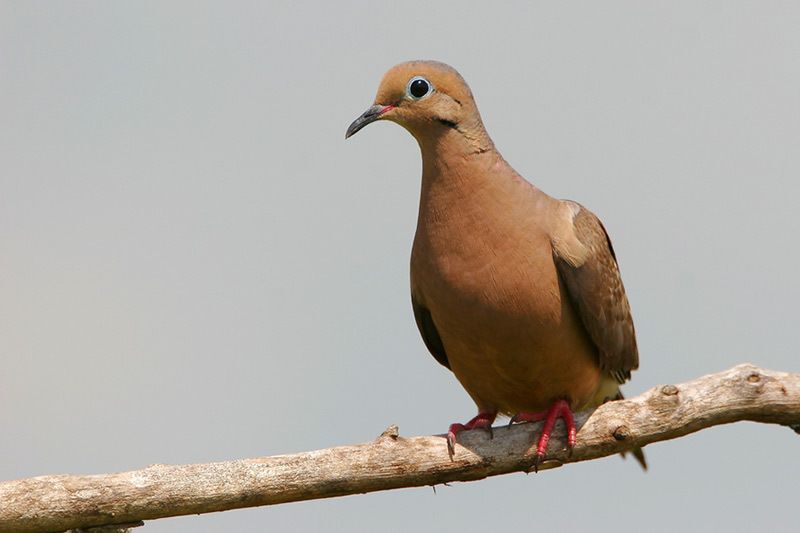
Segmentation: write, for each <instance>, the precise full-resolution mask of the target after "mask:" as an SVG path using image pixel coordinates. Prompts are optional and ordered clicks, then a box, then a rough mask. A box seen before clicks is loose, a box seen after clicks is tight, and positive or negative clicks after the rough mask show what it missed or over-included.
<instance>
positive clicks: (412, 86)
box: [406, 76, 433, 100]
mask: <svg viewBox="0 0 800 533" xmlns="http://www.w3.org/2000/svg"><path fill="white" fill-rule="evenodd" d="M432 92H433V84H432V83H431V82H430V81H428V80H427V78H425V77H423V76H414V77H413V78H411V79H410V80H408V84H407V85H406V96H408V98H410V99H411V100H419V99H420V98H425V97H426V96H428V95H429V94H431V93H432Z"/></svg>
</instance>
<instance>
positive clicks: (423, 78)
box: [345, 61, 491, 144]
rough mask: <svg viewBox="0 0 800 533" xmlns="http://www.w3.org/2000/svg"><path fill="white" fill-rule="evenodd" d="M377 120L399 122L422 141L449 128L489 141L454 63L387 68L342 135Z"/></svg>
mask: <svg viewBox="0 0 800 533" xmlns="http://www.w3.org/2000/svg"><path fill="white" fill-rule="evenodd" d="M377 120H391V121H392V122H396V123H397V124H400V125H401V126H403V127H404V128H405V129H407V130H408V131H409V132H410V133H411V134H412V135H413V136H414V137H416V138H417V140H418V141H419V142H420V143H421V144H422V143H423V142H424V140H425V139H427V138H431V137H438V136H440V135H442V134H444V133H448V132H452V131H456V132H459V133H461V134H462V135H464V136H466V137H467V138H468V139H473V140H474V139H475V138H476V137H486V140H487V141H488V136H486V134H485V131H484V129H483V123H482V122H481V118H480V114H479V113H478V109H477V107H476V106H475V101H474V100H473V98H472V92H471V91H470V89H469V86H468V85H467V83H466V82H465V81H464V78H462V77H461V75H460V74H459V73H458V72H457V71H456V70H455V69H454V68H453V67H451V66H449V65H445V64H444V63H439V62H438V61H409V62H407V63H400V64H399V65H396V66H394V67H392V68H391V69H389V71H388V72H387V73H386V74H385V75H384V76H383V80H381V84H380V86H379V87H378V94H377V95H376V96H375V102H374V104H373V105H372V106H371V107H369V108H368V109H367V110H366V111H365V112H364V113H363V114H362V115H361V116H360V117H358V118H357V119H355V120H354V121H353V123H352V124H350V127H349V128H347V133H346V134H345V138H348V137H350V136H352V135H354V134H355V133H356V132H358V131H359V130H361V128H363V127H364V126H366V125H367V124H370V123H372V122H375V121H377ZM488 142H491V141H488Z"/></svg>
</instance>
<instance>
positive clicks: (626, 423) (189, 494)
mask: <svg viewBox="0 0 800 533" xmlns="http://www.w3.org/2000/svg"><path fill="white" fill-rule="evenodd" d="M740 420H751V421H755V422H765V423H773V424H783V425H787V426H790V427H792V429H794V430H795V431H797V432H798V433H800V374H796V373H795V374H790V373H785V372H774V371H770V370H764V369H760V368H757V367H755V366H752V365H749V364H744V365H739V366H737V367H734V368H732V369H730V370H727V371H725V372H721V373H719V374H713V375H709V376H704V377H701V378H699V379H696V380H694V381H690V382H688V383H684V384H681V385H664V386H659V387H655V388H653V389H651V390H649V391H648V392H646V393H644V394H642V395H641V396H638V397H636V398H631V399H629V400H621V401H615V402H609V403H607V404H605V405H603V406H601V407H599V408H598V409H596V410H594V411H587V412H583V413H578V414H577V415H576V423H577V424H578V428H579V431H578V443H577V445H576V446H575V449H574V450H573V453H572V454H571V455H568V454H567V452H566V450H565V449H564V445H565V443H564V440H563V438H562V436H561V434H560V433H561V432H560V431H556V434H554V435H553V439H552V440H551V442H550V450H553V451H552V453H550V454H549V455H548V457H547V460H546V461H545V462H544V464H542V465H540V467H539V468H540V470H543V469H547V468H553V467H556V466H561V465H562V464H564V463H573V462H577V461H586V460H590V459H596V458H599V457H605V456H607V455H612V454H615V453H619V452H622V451H625V450H628V449H630V448H632V447H634V446H644V445H646V444H650V443H653V442H658V441H662V440H668V439H674V438H677V437H681V436H683V435H687V434H689V433H693V432H695V431H698V430H701V429H704V428H708V427H711V426H715V425H719V424H727V423H730V422H737V421H740ZM540 430H541V424H521V425H516V426H513V427H509V428H506V427H500V428H496V429H495V430H494V438H490V437H489V434H488V433H487V432H485V431H479V430H476V431H469V432H465V433H461V434H460V435H459V445H458V446H457V448H456V454H455V456H454V457H453V458H452V459H451V458H450V457H449V456H448V454H447V446H446V445H445V440H444V438H443V437H442V436H432V437H413V438H403V437H399V436H398V435H397V428H396V427H394V426H392V427H390V428H389V429H387V430H386V431H385V432H384V433H383V434H382V435H381V436H379V437H378V438H377V439H376V440H375V441H373V442H369V443H365V444H359V445H355V446H340V447H336V448H329V449H325V450H317V451H312V452H304V453H297V454H292V455H279V456H273V457H259V458H255V459H244V460H238V461H226V462H221V463H208V464H194V465H151V466H149V467H147V468H145V469H143V470H137V471H132V472H124V473H117V474H103V475H93V476H69V475H59V476H41V477H34V478H29V479H22V480H17V481H6V482H3V483H0V531H15V532H26V531H30V532H45V531H64V530H66V529H70V528H86V527H91V526H103V525H111V524H123V523H136V522H137V521H140V520H149V519H154V518H163V517H167V516H179V515H187V514H196V513H209V512H214V511H224V510H228V509H236V508H241V507H254V506H259V505H273V504H277V503H286V502H292V501H301V500H312V499H316V498H330V497H334V496H344V495H348V494H358V493H366V492H373V491H378V490H388V489H395V488H400V487H417V486H422V485H436V484H441V483H447V482H451V481H473V480H477V479H482V478H485V477H488V476H496V475H500V474H507V473H510V472H527V471H529V470H530V469H531V467H532V464H533V455H532V453H531V451H532V446H531V444H532V443H533V442H535V439H536V437H537V435H538V432H539V431H540Z"/></svg>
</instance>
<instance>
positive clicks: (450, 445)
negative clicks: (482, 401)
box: [447, 411, 497, 457]
mask: <svg viewBox="0 0 800 533" xmlns="http://www.w3.org/2000/svg"><path fill="white" fill-rule="evenodd" d="M495 418H497V411H494V412H489V411H484V412H480V413H478V416H476V417H475V418H473V419H472V420H470V421H469V422H467V423H466V424H458V423H456V424H450V428H449V429H448V430H447V453H449V454H450V457H453V454H455V453H456V435H458V433H459V432H461V431H464V430H467V429H476V428H483V429H487V430H489V435H491V434H492V422H494V419H495Z"/></svg>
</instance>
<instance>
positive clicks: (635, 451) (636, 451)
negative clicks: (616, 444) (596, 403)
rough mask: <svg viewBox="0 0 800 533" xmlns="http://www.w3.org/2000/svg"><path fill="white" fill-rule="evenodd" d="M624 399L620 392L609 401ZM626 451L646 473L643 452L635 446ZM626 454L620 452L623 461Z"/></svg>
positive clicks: (645, 460)
mask: <svg viewBox="0 0 800 533" xmlns="http://www.w3.org/2000/svg"><path fill="white" fill-rule="evenodd" d="M624 399H625V396H623V395H622V392H620V391H617V395H616V396H615V397H614V398H610V400H624ZM603 403H605V402H603ZM628 451H630V453H631V455H633V457H634V459H636V462H638V463H639V465H640V466H641V467H642V470H644V471H645V472H647V459H645V458H644V450H642V449H641V448H640V447H638V446H637V447H636V448H633V449H631V450H628ZM627 453H628V452H621V453H620V455H621V456H622V458H623V459H624V458H625V455H626V454H627Z"/></svg>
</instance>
